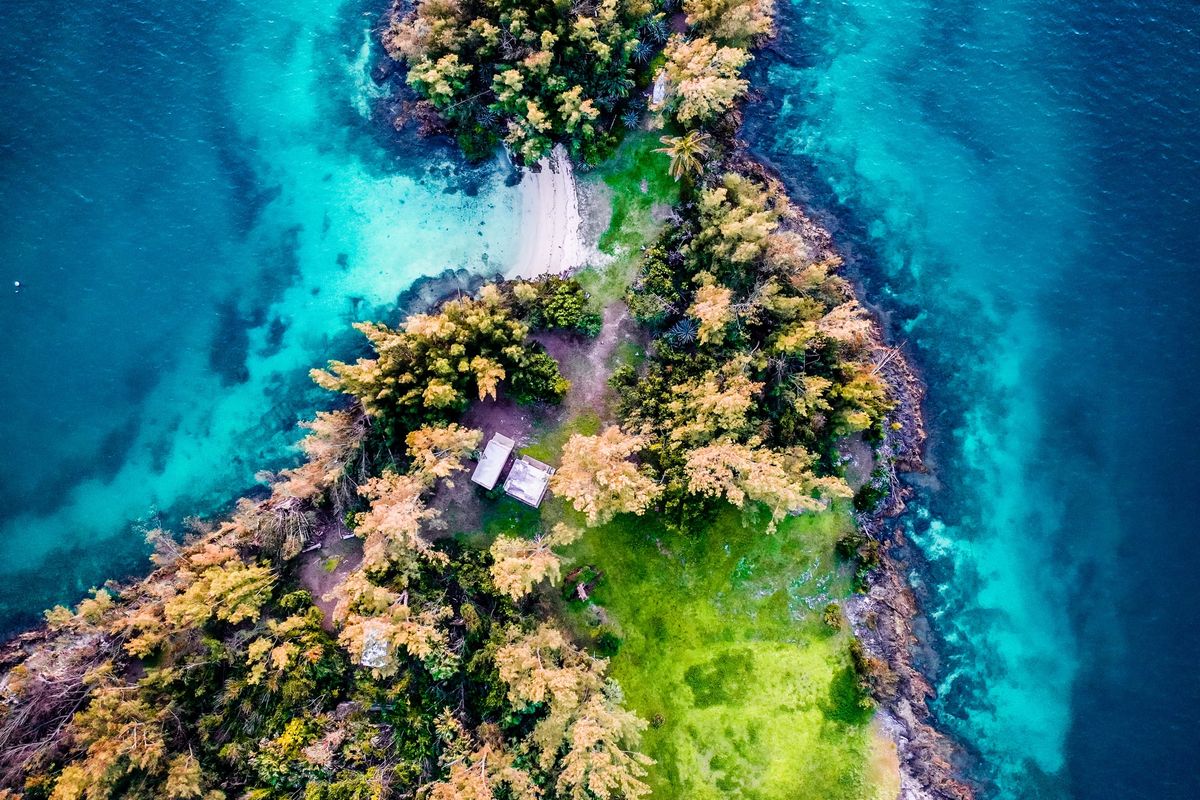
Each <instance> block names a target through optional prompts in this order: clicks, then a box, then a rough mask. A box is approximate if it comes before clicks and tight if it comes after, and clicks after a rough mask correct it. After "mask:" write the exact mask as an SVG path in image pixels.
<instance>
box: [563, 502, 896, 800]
mask: <svg viewBox="0 0 1200 800" xmlns="http://www.w3.org/2000/svg"><path fill="white" fill-rule="evenodd" d="M850 524H851V521H850V519H849V517H848V516H847V515H846V514H844V513H827V514H821V515H809V516H804V517H799V518H794V519H791V520H789V521H787V522H786V523H785V524H784V525H781V526H780V530H779V531H778V532H777V533H776V534H775V535H773V536H770V535H767V534H765V533H763V532H762V530H761V529H759V528H747V527H743V525H742V521H741V518H740V516H739V515H738V514H737V513H736V512H734V511H732V510H730V511H729V512H728V513H725V514H722V515H720V516H719V517H718V518H717V519H716V520H715V521H714V522H713V523H712V524H711V525H710V526H709V527H708V528H706V529H705V530H702V531H696V532H694V533H692V534H689V535H682V534H671V533H669V532H667V531H666V530H665V529H664V528H663V527H662V526H660V525H659V524H658V523H657V522H656V521H655V520H654V519H652V518H638V517H624V518H621V519H619V520H617V521H615V522H613V523H612V524H610V525H607V526H604V527H602V528H598V529H594V530H592V531H589V532H588V533H587V535H586V536H585V537H584V539H583V540H582V541H581V542H580V543H578V544H576V545H575V546H574V547H573V548H572V550H571V551H570V556H571V558H572V561H573V562H574V563H575V564H577V565H578V564H591V565H594V566H595V567H596V568H597V569H599V570H603V572H604V573H605V574H604V577H603V579H602V580H601V581H600V582H599V583H598V584H597V585H596V587H595V589H594V594H593V600H594V601H595V603H596V604H597V606H598V607H597V606H586V607H585V606H584V605H583V604H582V603H579V602H578V601H572V602H571V604H570V606H571V610H570V616H571V618H572V620H573V622H574V624H575V625H576V626H577V627H578V628H579V629H580V630H581V631H582V632H585V633H587V634H590V635H592V636H596V635H597V634H602V633H604V632H608V633H609V634H610V635H609V636H601V637H600V640H599V641H600V643H601V644H603V643H605V641H609V642H611V641H612V635H613V634H615V636H616V637H617V638H618V639H619V640H620V643H619V645H617V646H616V652H615V653H614V654H613V655H612V662H611V669H610V671H611V674H612V676H613V677H615V678H616V679H617V680H618V681H619V682H620V683H621V686H622V687H623V689H624V691H625V695H626V700H627V702H628V705H629V706H630V707H631V708H632V709H634V710H635V711H637V712H638V714H640V715H641V716H642V717H643V718H645V719H647V720H649V721H651V726H650V728H649V729H647V731H646V733H645V736H644V740H643V750H644V751H645V752H646V753H647V754H648V755H649V756H651V757H652V758H654V759H655V761H656V762H657V763H656V764H655V765H654V766H653V767H652V768H651V771H650V776H649V782H650V784H651V786H652V787H653V788H654V795H653V796H654V797H656V798H680V800H682V799H683V798H687V799H688V800H705V799H706V798H731V797H734V798H745V799H746V800H750V799H754V800H760V799H761V800H768V799H774V798H778V799H779V800H784V799H785V798H786V800H804V799H805V798H813V799H814V800H817V799H818V798H819V799H820V800H839V799H840V798H874V797H878V796H881V795H880V789H881V788H882V787H881V786H880V785H879V784H880V779H879V778H878V777H875V773H876V772H877V769H878V767H877V764H875V763H874V762H877V761H878V760H879V758H878V754H877V753H876V752H875V750H874V748H875V747H876V745H875V744H874V738H875V737H874V735H873V729H872V727H871V725H870V720H871V716H872V715H871V712H870V711H869V710H864V709H863V707H862V706H861V705H860V703H859V694H858V690H857V685H856V681H855V677H854V674H853V671H852V668H851V666H850V657H849V653H848V646H849V641H850V639H849V634H848V633H846V632H839V631H834V630H832V629H830V628H829V627H828V626H827V625H825V623H823V622H822V620H821V612H822V610H823V608H824V607H825V605H826V604H827V603H828V602H829V601H830V600H831V599H834V598H838V597H843V596H845V594H846V593H847V592H848V591H849V580H848V577H847V576H846V575H845V574H844V571H842V570H839V569H838V568H837V566H836V562H835V559H834V552H833V548H834V542H835V540H836V539H837V537H838V536H839V535H840V533H841V532H842V531H843V530H844V529H845V527H846V526H848V525H850ZM610 646H611V645H610ZM885 766H886V759H885ZM889 783H890V781H889ZM893 796H894V795H893Z"/></svg>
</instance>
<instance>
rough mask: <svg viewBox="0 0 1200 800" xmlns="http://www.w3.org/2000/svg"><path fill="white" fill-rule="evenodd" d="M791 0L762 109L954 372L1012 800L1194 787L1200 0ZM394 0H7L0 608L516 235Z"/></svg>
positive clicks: (967, 509) (90, 568)
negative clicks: (374, 323)
mask: <svg viewBox="0 0 1200 800" xmlns="http://www.w3.org/2000/svg"><path fill="white" fill-rule="evenodd" d="M781 9H782V11H783V16H784V19H783V21H784V27H785V36H784V37H783V39H782V40H781V41H780V43H779V44H778V46H777V48H776V49H775V50H774V51H773V52H771V53H768V54H764V55H763V56H762V57H760V58H759V59H758V60H757V62H756V67H755V69H756V70H757V73H758V74H757V79H758V82H759V85H760V86H762V87H763V89H764V96H763V99H762V101H761V102H759V103H757V104H756V105H754V106H752V107H751V109H750V111H749V126H748V130H747V134H748V138H749V139H750V141H751V142H752V144H753V146H754V147H755V148H756V149H757V150H758V151H760V152H761V153H762V154H763V155H764V156H766V157H767V158H768V159H770V160H771V161H772V162H773V163H775V164H776V165H777V166H778V167H779V168H780V169H781V171H782V172H783V173H784V175H785V177H786V178H787V179H788V180H789V181H790V182H791V183H792V185H793V187H794V188H795V189H796V190H797V192H798V193H800V194H801V195H802V196H804V197H805V199H807V200H808V202H809V203H810V204H811V205H812V206H813V207H814V208H816V209H818V210H819V211H821V212H822V213H823V214H825V216H826V218H827V221H828V222H829V223H830V224H831V225H832V226H833V227H835V228H836V229H837V233H838V235H839V238H840V240H841V241H843V242H845V243H846V246H847V249H848V254H849V255H850V257H851V258H850V261H851V265H852V269H853V271H854V274H855V275H856V276H857V277H859V278H860V279H861V280H863V281H864V282H865V283H866V285H867V289H868V292H869V294H870V296H871V297H872V298H873V299H875V300H876V301H878V302H879V304H880V307H881V310H882V311H884V312H885V313H886V314H887V315H888V319H889V320H890V326H891V329H892V333H893V335H894V336H895V337H896V338H897V339H898V340H900V341H905V342H907V343H908V346H909V348H910V349H911V350H912V352H913V354H914V355H915V357H916V360H917V362H918V364H919V366H920V367H921V368H922V370H923V372H924V375H925V377H926V379H927V381H928V383H929V390H930V391H929V403H928V411H929V423H930V429H931V433H932V435H933V438H932V441H931V444H930V456H931V461H932V462H933V465H934V467H935V472H934V477H933V478H931V479H930V480H929V481H925V482H923V483H922V484H921V485H919V486H918V496H917V498H916V500H915V502H914V503H913V512H912V513H911V514H910V515H909V517H908V518H907V520H906V524H907V525H908V526H909V527H910V530H911V532H912V538H913V539H914V541H915V542H916V543H917V544H918V546H919V548H920V550H921V553H922V554H923V556H924V559H923V560H922V561H921V562H920V563H914V565H913V578H914V580H915V581H917V582H918V583H920V584H921V585H922V586H923V587H924V592H923V597H924V599H925V603H926V608H927V610H928V611H929V613H930V616H931V622H932V628H933V639H934V643H935V644H936V645H937V647H938V650H939V655H940V657H939V659H938V660H937V662H936V663H930V664H928V665H927V666H928V668H929V669H930V671H931V672H932V673H933V674H934V675H935V680H936V684H937V687H938V690H939V697H938V699H937V701H936V704H935V707H936V711H937V714H938V717H939V720H940V721H941V722H942V724H943V725H945V726H946V727H947V728H948V729H949V730H951V731H952V732H954V733H955V734H956V735H957V736H958V737H959V738H960V740H961V741H962V742H963V743H964V745H965V746H966V747H967V748H968V750H969V752H970V754H971V755H972V764H971V769H972V771H973V774H974V775H975V776H976V777H978V778H979V779H980V780H981V781H983V782H984V785H985V787H986V789H987V794H988V795H989V796H994V797H1003V798H1061V797H1068V796H1070V797H1079V798H1111V797H1120V798H1155V799H1158V798H1176V797H1178V798H1185V797H1186V798H1192V797H1196V796H1200V780H1198V777H1197V776H1198V774H1200V771H1198V770H1197V769H1196V767H1195V763H1194V762H1195V756H1196V753H1197V752H1200V746H1198V745H1200V743H1198V742H1197V735H1196V725H1195V722H1194V720H1193V718H1192V717H1193V709H1194V708H1196V706H1197V703H1198V702H1200V680H1198V679H1197V677H1196V665H1197V664H1198V663H1200V652H1198V647H1200V637H1197V636H1196V635H1195V634H1194V632H1193V631H1192V630H1191V622H1192V620H1194V619H1196V618H1197V616H1198V613H1200V607H1198V606H1200V603H1198V601H1197V597H1198V594H1197V592H1196V590H1195V588H1194V584H1195V576H1196V575H1197V574H1200V570H1198V569H1197V568H1198V567H1200V564H1197V557H1196V552H1197V549H1196V547H1195V546H1194V544H1193V543H1192V538H1193V537H1192V530H1193V528H1194V526H1193V524H1192V522H1191V520H1190V518H1189V512H1190V510H1191V507H1192V500H1193V498H1194V496H1195V494H1196V492H1195V488H1196V475H1197V474H1198V468H1200V463H1198V462H1200V458H1198V455H1197V446H1196V440H1195V438H1196V437H1195V431H1196V423H1195V420H1196V419H1197V412H1200V408H1197V400H1196V398H1197V397H1198V396H1200V393H1198V392H1197V369H1196V364H1197V359H1196V356H1197V353H1196V333H1197V331H1200V324H1197V323H1198V322H1200V320H1197V313H1196V311H1195V305H1194V304H1195V300H1196V298H1197V297H1198V296H1200V292H1198V289H1200V287H1198V286H1197V282H1198V277H1197V271H1196V261H1197V257H1196V253H1197V252H1200V219H1198V218H1197V217H1198V215H1197V212H1196V207H1195V200H1194V194H1195V190H1196V187H1197V186H1198V185H1200V153H1198V150H1197V142H1198V139H1197V136H1196V134H1197V133H1198V132H1200V131H1198V130H1197V129H1198V127H1200V126H1198V125H1197V121H1198V119H1200V116H1198V115H1200V97H1198V96H1197V91H1198V87H1200V43H1198V41H1197V31H1198V30H1200V17H1198V15H1200V11H1198V10H1197V6H1196V5H1195V4H1193V3H1184V2H1173V3H1170V2H1161V1H1153V2H1142V3H1138V4H1136V5H1135V4H1134V3H1132V2H1126V3H1116V2H1079V0H1058V2H1054V3H1050V2H1047V0H1012V2H1006V3H999V2H974V3H969V4H966V3H960V4H935V3H932V2H929V0H843V1H842V2H838V3H829V2H817V1H816V0H805V2H800V1H799V0H795V1H794V2H786V0H782V1H781ZM378 11H379V9H378V8H376V7H371V6H362V5H357V4H355V3H344V2H338V1H336V0H295V1H293V0H289V2H283V0H258V2H253V3H251V2H246V1H245V0H242V2H229V3H200V4H192V5H184V6H173V7H169V8H168V7H164V6H161V4H153V3H149V2H146V0H132V1H131V2H125V3H122V4H120V5H119V6H112V7H110V6H106V5H103V4H102V5H99V6H86V5H85V6H78V7H76V6H70V7H67V6H63V5H62V4H53V3H49V2H46V1H45V0H27V2H25V3H22V4H19V6H14V7H13V8H7V9H6V12H7V13H6V15H5V26H4V28H3V30H2V31H0V69H3V74H4V76H5V79H4V80H3V81H0V100H3V105H4V111H5V113H4V114H3V115H0V165H2V166H0V200H2V201H3V202H2V207H3V209H4V213H3V215H0V256H2V258H0V263H2V264H3V270H2V273H0V279H3V282H2V283H0V321H2V322H3V330H4V334H5V335H4V337H2V338H0V363H3V364H4V366H5V368H6V369H5V377H4V380H3V381H2V382H0V409H3V412H4V413H3V414H0V441H3V442H4V444H5V448H4V451H3V455H2V456H0V629H10V628H12V627H13V626H16V625H20V624H26V623H28V622H29V621H31V620H32V619H34V618H35V615H36V613H37V611H38V610H39V609H41V608H44V607H45V606H47V605H50V604H51V603H53V602H57V601H60V600H63V599H68V598H74V597H77V596H78V595H79V593H80V592H82V591H83V590H84V589H86V588H87V587H88V586H90V585H92V584H94V583H97V582H99V581H101V580H103V579H104V578H106V577H110V576H112V575H116V574H121V573H123V572H126V571H128V570H131V569H135V568H137V566H138V565H139V564H141V563H144V562H142V561H141V559H142V556H143V554H142V552H141V547H140V543H139V537H138V535H137V530H138V528H139V527H140V526H143V525H149V524H155V522H156V521H157V520H158V519H159V518H161V519H162V520H163V521H166V522H171V523H173V522H174V521H175V520H176V519H177V518H179V517H182V516H184V515H187V514H196V513H199V514H204V513H210V512H212V511H213V510H214V509H217V508H219V507H221V506H223V505H224V504H225V503H227V502H228V500H229V499H230V498H231V497H233V496H235V495H236V494H237V493H240V492H242V491H244V490H246V489H247V488H248V487H251V486H253V485H254V473H255V471H256V470H258V469H260V468H263V467H273V466H278V465H279V464H282V463H285V462H286V461H287V459H288V458H290V457H291V451H290V450H289V445H290V443H291V442H292V440H293V439H294V438H295V436H296V432H295V429H294V427H293V423H294V420H295V417H296V415H297V414H298V413H304V412H307V411H308V410H310V409H311V408H312V407H314V406H315V405H319V404H321V403H324V402H326V398H324V397H322V395H321V394H320V393H319V392H315V391H314V390H313V389H312V388H311V387H309V385H308V383H307V378H306V377H305V374H304V373H305V371H306V370H307V368H308V367H309V366H311V365H312V364H314V363H319V362H321V361H323V360H324V359H326V358H328V357H330V356H335V355H336V356H346V355H350V354H352V353H353V348H354V340H353V339H352V338H349V339H348V338H345V337H342V336H341V335H340V334H341V332H342V331H344V329H345V326H346V324H347V323H348V322H349V321H350V320H352V319H355V318H361V317H367V316H372V315H374V314H375V313H377V310H378V309H380V308H381V307H385V306H387V305H388V304H390V303H392V302H393V301H394V299H395V297H396V295H397V293H398V292H400V291H401V290H403V289H404V288H405V287H406V286H407V285H408V284H409V283H410V282H411V281H412V280H413V279H414V278H415V277H416V276H418V275H422V274H430V273H435V272H438V271H440V270H441V269H442V268H444V267H446V266H460V265H464V266H468V267H471V268H474V269H490V268H492V267H494V266H496V265H497V264H502V263H504V262H505V261H506V260H507V259H508V258H509V257H510V256H511V251H510V250H511V246H512V243H513V239H514V235H515V232H516V228H515V225H516V208H517V206H516V205H515V203H514V200H515V197H514V193H513V191H512V190H511V189H508V188H506V187H505V186H504V177H505V175H504V170H503V169H502V168H501V167H499V166H488V167H485V168H483V169H480V170H467V169H464V168H463V167H462V166H461V165H459V164H458V163H457V162H456V161H455V160H454V158H453V155H452V154H451V152H450V151H448V150H446V149H442V148H439V147H438V146H437V145H432V144H422V143H419V142H417V141H415V140H414V139H412V138H411V137H410V136H404V135H400V136H397V135H394V134H391V133H389V132H388V128H387V124H386V116H385V112H384V111H382V110H381V109H380V108H379V102H380V97H381V91H380V90H379V89H378V88H377V87H375V86H374V85H373V84H372V82H371V81H370V79H369V70H370V67H371V66H372V63H373V55H372V50H371V44H370V32H369V28H370V26H371V25H372V24H373V23H374V22H375V21H376V19H377V14H378ZM381 115H384V117H383V118H381ZM485 257H486V260H485ZM15 280H19V281H21V282H22V288H21V290H20V292H15V291H12V290H11V283H12V281H15Z"/></svg>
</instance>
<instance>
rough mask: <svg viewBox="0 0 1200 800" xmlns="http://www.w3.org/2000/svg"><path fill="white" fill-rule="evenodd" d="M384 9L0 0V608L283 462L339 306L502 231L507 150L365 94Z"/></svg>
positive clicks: (348, 310) (90, 573)
mask: <svg viewBox="0 0 1200 800" xmlns="http://www.w3.org/2000/svg"><path fill="white" fill-rule="evenodd" d="M382 8H383V4H380V3H370V4H360V3H357V2H343V0H228V2H219V3H218V2H213V3H208V2H202V3H187V4H182V5H175V4H168V5H165V4H162V3H158V2H149V1H148V0H123V1H122V2H120V3H85V4H82V5H74V6H67V5H63V4H62V3H55V2H47V0H24V1H23V2H20V3H8V4H6V5H5V8H4V11H3V15H2V16H3V21H4V24H3V26H0V76H2V77H0V106H2V107H3V113H2V114H0V209H3V211H2V212H0V331H2V335H0V364H3V380H2V381H0V410H2V412H3V413H0V442H2V443H3V449H2V450H0V631H9V630H12V629H13V628H14V627H16V626H20V625H28V624H30V623H32V622H34V621H36V620H37V619H38V615H39V614H40V611H41V610H42V609H43V608H46V607H48V606H50V605H51V604H53V603H56V602H61V601H68V600H75V599H78V597H79V596H80V595H81V594H82V593H83V592H84V591H86V590H87V589H88V587H90V586H95V585H99V584H100V583H102V582H103V581H104V580H105V579H106V578H109V577H115V576H120V575H123V574H127V573H128V572H129V571H130V570H139V571H140V570H142V569H143V568H144V565H145V563H146V562H145V560H144V559H145V550H144V547H143V542H142V538H143V537H142V529H144V528H146V527H152V526H155V525H159V524H162V525H166V526H170V527H173V528H174V529H175V530H180V528H179V521H180V520H181V519H182V518H184V517H186V516H189V515H202V516H203V515H211V514H212V513H214V512H215V511H217V510H219V509H220V508H222V507H224V506H226V505H227V504H228V503H229V502H230V501H231V500H232V499H234V498H236V497H237V496H238V495H239V494H240V493H242V492H244V491H246V490H247V489H250V488H252V487H254V486H255V485H256V481H255V477H254V476H255V473H256V472H257V471H259V470H262V469H270V468H278V467H279V466H281V465H283V464H286V463H288V461H289V459H294V457H295V456H294V450H293V449H292V445H293V443H294V442H295V440H296V439H297V438H298V437H299V434H300V432H299V431H298V430H297V429H296V419H297V415H299V414H308V413H310V412H311V411H312V410H313V409H314V408H318V407H322V406H325V405H328V403H329V402H330V398H329V397H328V396H327V395H326V394H325V393H324V392H322V391H320V390H318V389H316V387H314V386H312V384H311V383H310V382H309V379H308V377H307V371H308V369H309V368H310V367H312V366H320V365H323V364H324V362H325V360H327V359H328V358H330V357H335V356H340V357H347V356H352V355H355V354H356V348H357V347H358V346H359V342H360V337H358V335H357V334H356V333H354V332H352V331H349V323H350V322H351V321H353V320H355V319H359V318H364V317H374V316H375V315H376V314H383V313H385V310H386V308H387V307H388V306H389V305H392V304H394V303H395V302H396V298H397V295H398V294H400V293H401V292H402V291H403V290H405V289H406V288H407V287H408V286H409V285H410V284H411V283H412V281H413V279H414V278H416V277H418V276H421V275H429V274H435V273H439V272H441V271H442V270H444V269H445V268H447V267H467V268H470V269H473V270H487V269H494V268H496V267H497V266H503V265H505V264H506V263H507V261H508V259H509V258H511V256H512V253H513V252H515V251H514V250H513V244H514V240H515V234H516V221H517V215H518V212H519V208H520V206H519V203H518V202H517V197H516V190H515V189H512V188H508V187H506V185H505V178H506V177H507V173H508V171H507V170H506V169H504V168H503V167H501V166H500V165H499V164H495V165H489V166H485V167H483V168H481V169H465V168H464V167H462V166H461V165H460V164H459V163H458V161H457V160H456V156H455V153H454V151H453V150H452V149H451V148H449V147H446V146H444V145H438V144H431V143H420V142H419V141H418V140H417V139H416V138H415V137H414V136H412V135H404V136H402V135H397V134H395V133H394V132H392V131H391V129H390V127H389V123H388V120H389V119H390V117H388V116H386V115H385V116H383V117H382V118H380V117H379V115H380V114H384V113H385V110H384V109H380V108H379V104H380V98H381V95H382V94H383V92H382V90H381V89H380V88H379V87H376V86H375V85H374V84H373V82H372V81H371V79H370V69H371V67H372V66H373V65H374V64H375V63H376V60H377V53H375V51H374V45H373V41H374V38H373V37H372V35H371V33H370V27H371V26H372V25H373V24H375V23H377V22H378V20H379V15H380V12H381V10H382ZM18 281H19V282H20V287H19V290H18V287H16V286H15V285H14V283H15V282H18ZM347 332H348V335H347Z"/></svg>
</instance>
